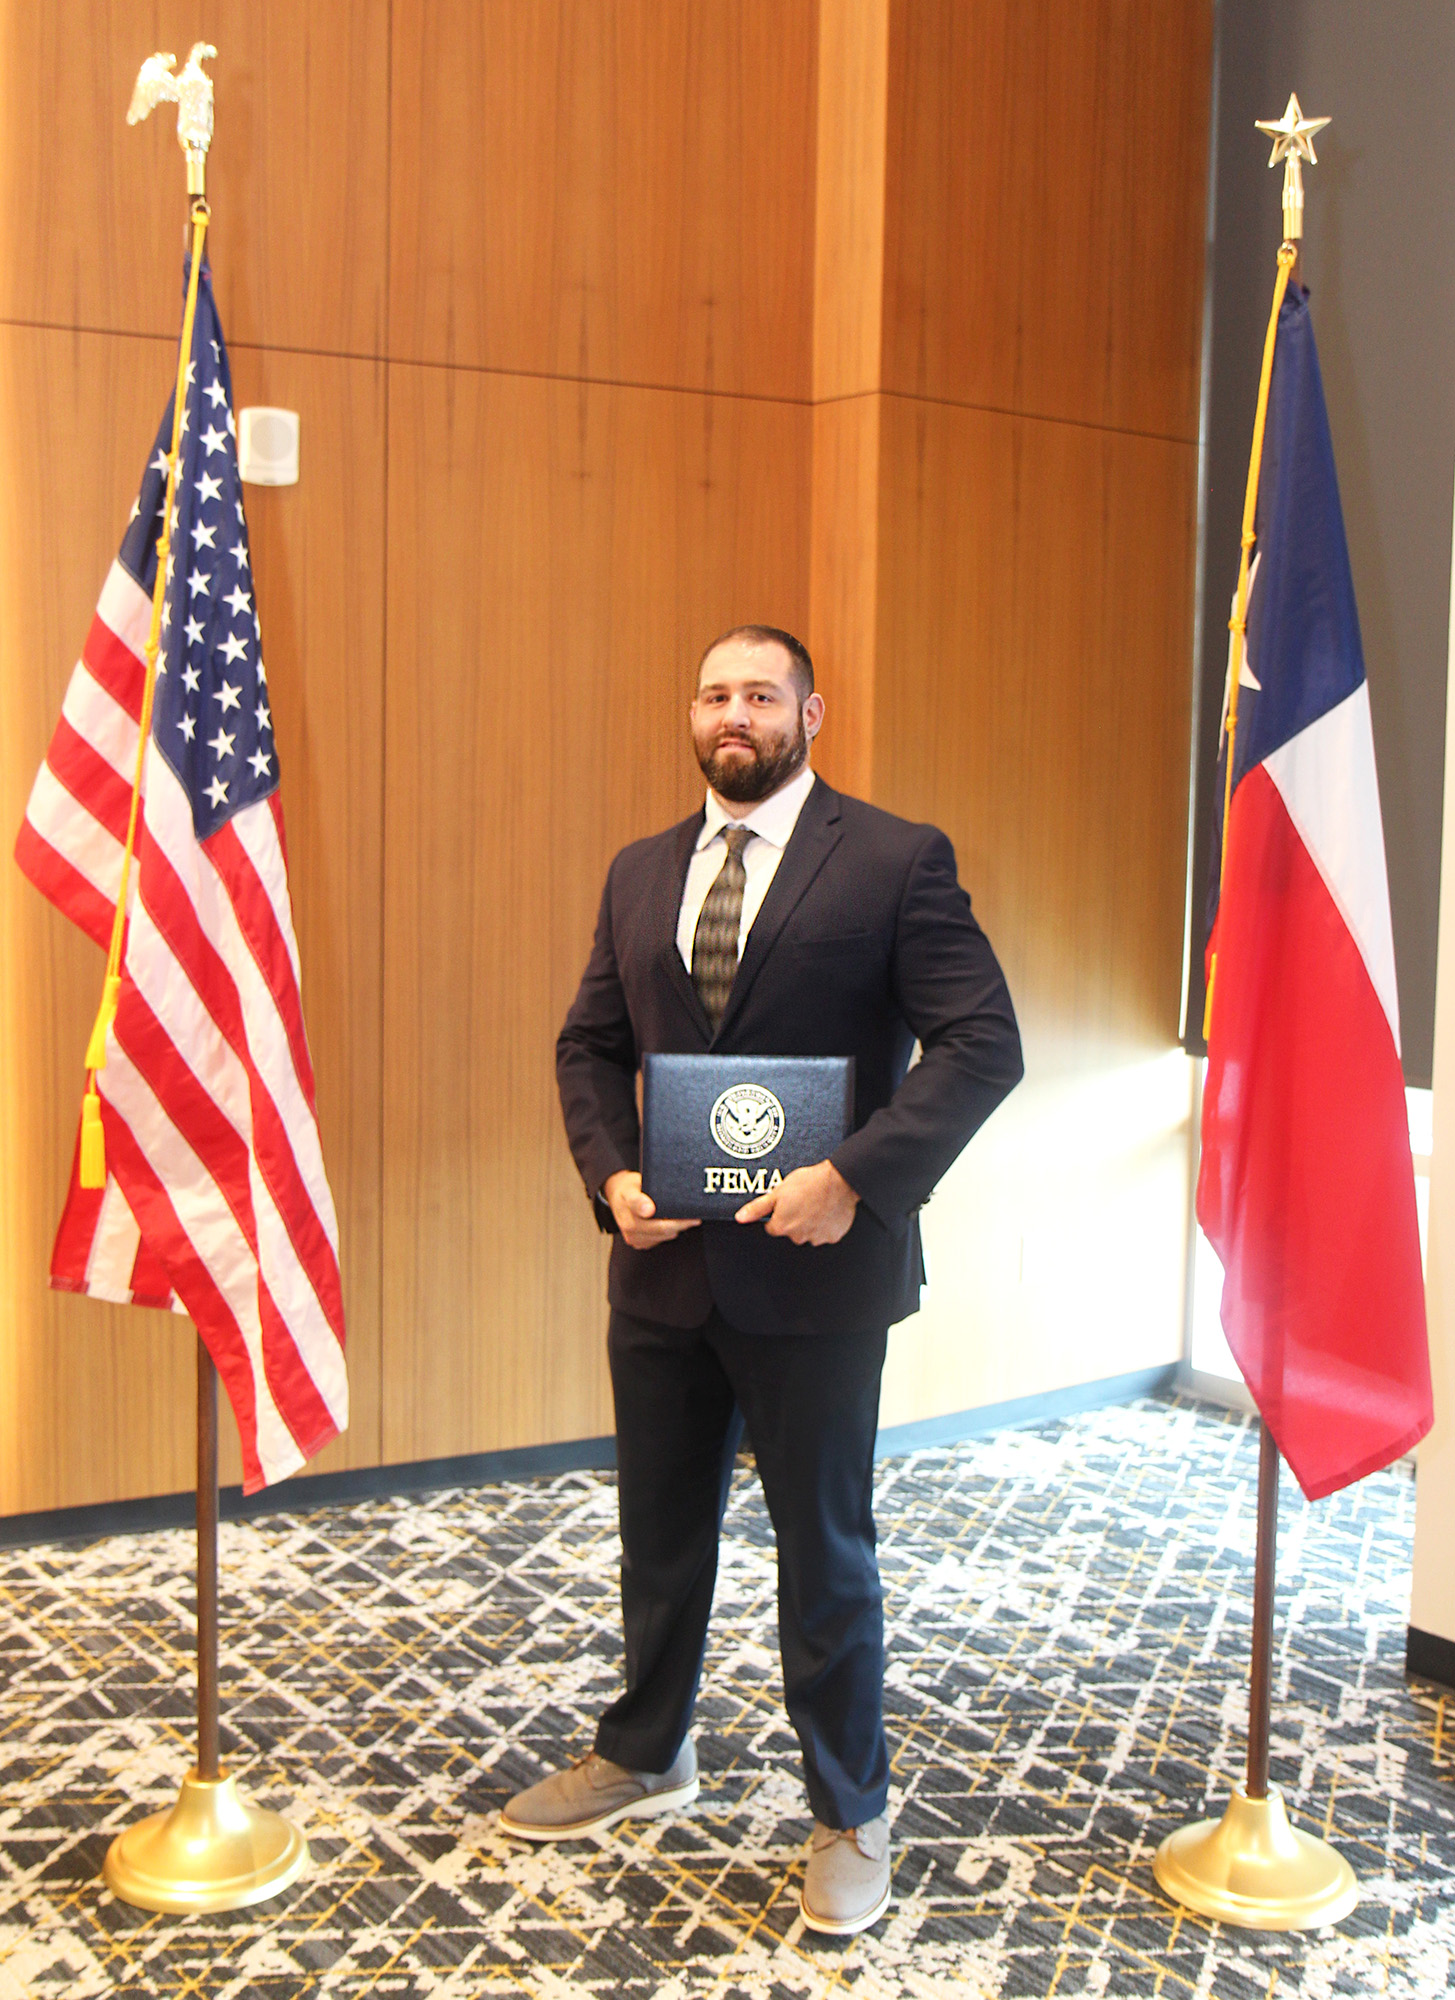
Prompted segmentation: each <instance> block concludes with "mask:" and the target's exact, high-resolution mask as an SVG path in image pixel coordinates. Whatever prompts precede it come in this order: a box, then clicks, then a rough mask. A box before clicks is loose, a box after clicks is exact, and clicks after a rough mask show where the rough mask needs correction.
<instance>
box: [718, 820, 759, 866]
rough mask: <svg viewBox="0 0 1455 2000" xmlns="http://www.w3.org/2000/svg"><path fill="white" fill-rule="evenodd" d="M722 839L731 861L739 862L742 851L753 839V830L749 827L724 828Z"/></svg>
mask: <svg viewBox="0 0 1455 2000" xmlns="http://www.w3.org/2000/svg"><path fill="white" fill-rule="evenodd" d="M722 837H723V841H724V843H725V844H726V847H727V851H728V853H729V854H730V855H731V856H732V858H733V860H734V861H741V860H742V858H743V849H744V848H745V847H746V846H747V844H748V842H749V841H750V840H751V839H752V837H753V829H752V828H751V827H750V826H725V827H724V828H723V830H722Z"/></svg>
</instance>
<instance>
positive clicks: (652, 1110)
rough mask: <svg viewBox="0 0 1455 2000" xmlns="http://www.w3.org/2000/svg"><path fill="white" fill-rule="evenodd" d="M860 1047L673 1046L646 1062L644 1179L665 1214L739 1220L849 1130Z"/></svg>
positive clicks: (812, 1163)
mask: <svg viewBox="0 0 1455 2000" xmlns="http://www.w3.org/2000/svg"><path fill="white" fill-rule="evenodd" d="M853 1115H854V1059H853V1057H852V1056H705V1055H704V1056H698V1055H691V1056H671V1055H649V1056H646V1057H644V1058H643V1062H642V1187H643V1189H644V1191H645V1192H646V1193H647V1194H649V1195H650V1196H651V1198H652V1200H653V1201H654V1202H655V1203H656V1205H657V1213H658V1215H660V1216H664V1217H666V1216H671V1217H677V1218H696V1219H698V1220H701V1221H705V1222H725V1221H730V1220H731V1219H732V1217H733V1216H734V1215H735V1214H736V1212H737V1211H738V1209H740V1208H741V1207H742V1205H743V1203H744V1202H745V1201H751V1199H752V1198H753V1196H754V1195H758V1194H766V1193H768V1192H769V1191H770V1190H771V1189H772V1188H775V1187H777V1185H778V1183H779V1182H780V1181H781V1180H782V1179H783V1177H784V1175H785V1174H790V1173H792V1172H793V1170H794V1168H795V1167H812V1166H816V1165H817V1164H818V1162H819V1161H820V1160H825V1159H827V1158H828V1156H829V1154H830V1153H832V1151H833V1150H834V1148H835V1146H837V1145H838V1144H839V1142H840V1140H842V1139H844V1138H846V1137H847V1135H848V1133H849V1130H850V1128H851V1126H852V1123H853Z"/></svg>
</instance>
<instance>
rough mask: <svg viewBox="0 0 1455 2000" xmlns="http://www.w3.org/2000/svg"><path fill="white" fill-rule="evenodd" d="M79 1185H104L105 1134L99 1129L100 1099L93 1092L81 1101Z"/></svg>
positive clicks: (95, 1186) (90, 1091)
mask: <svg viewBox="0 0 1455 2000" xmlns="http://www.w3.org/2000/svg"><path fill="white" fill-rule="evenodd" d="M81 1185H82V1187H83V1188H104V1187H105V1185H106V1134H105V1133H104V1132H103V1131H102V1129H101V1099H100V1098H99V1097H98V1096H97V1095H96V1092H95V1091H94V1090H88V1091H87V1092H86V1095H85V1096H84V1097H83V1098H82V1099H81Z"/></svg>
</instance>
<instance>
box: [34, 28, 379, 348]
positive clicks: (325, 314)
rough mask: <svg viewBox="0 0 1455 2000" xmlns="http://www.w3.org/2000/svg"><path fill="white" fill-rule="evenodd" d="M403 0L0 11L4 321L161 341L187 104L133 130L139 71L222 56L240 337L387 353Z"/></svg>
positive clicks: (220, 271)
mask: <svg viewBox="0 0 1455 2000" xmlns="http://www.w3.org/2000/svg"><path fill="white" fill-rule="evenodd" d="M388 30H389V0H310V4H309V5H308V6H297V5H294V4H293V0H191V4H188V5H183V4H181V0H46V4H45V5H44V6H20V5H9V6H6V7H4V8H3V10H0V78H3V84H4V97H5V103H6V106H7V110H6V115H5V118H4V121H3V124H0V318H5V319H17V320H25V321H31V322H40V323H46V324H51V325H62V326H73V325H77V326H83V327H91V328H100V329H118V330H125V331H129V332H148V333H158V334H166V335H168V336H169V337H173V338H175V335H176V330H177V327H178V325H179V323H180V319H181V293H180V289H179V288H180V285H181V262H182V223H183V219H184V215H185V195H184V189H185V185H186V182H185V177H184V168H183V164H182V156H181V154H180V152H179V151H178V148H177V139H176V131H177V122H176V108H175V106H166V105H162V106H159V107H158V109H157V110H156V111H154V112H153V113H152V115H151V117H150V118H149V119H148V120H147V122H146V123H145V124H144V125H141V126H138V127H136V128H128V126H127V124H126V109H127V105H128V103H129V101H130V97H131V89H132V85H133V83H134V81H135V79H136V73H137V70H138V68H139V66H140V64H141V63H142V61H143V59H144V58H145V57H147V56H149V55H150V54H151V53H152V52H153V50H155V49H159V48H161V49H170V50H172V51H174V52H175V54H176V55H177V58H178V60H179V61H181V60H182V59H183V58H184V56H185V54H186V51H187V50H188V49H189V48H190V46H191V44H192V43H193V42H194V41H196V40H199V39H201V40H206V41H210V42H212V43H213V44H214V45H215V46H216V48H217V49H218V51H219V53H218V57H217V60H216V61H215V62H214V63H212V64H211V65H210V67H211V70H212V74H213V76H214V78H215V80H216V86H217V131H216V136H215V138H214V140H213V144H212V151H211V154H210V156H209V160H208V187H209V193H210V195H211V199H212V207H213V215H214V223H215V230H214V240H213V245H212V251H213V259H214V263H215V266H216V274H217V287H218V300H219V304H220V307H221V311H222V322H223V325H224V326H225V327H226V329H227V334H228V338H229V340H236V341H259V342H267V343H273V344H277V345H280V346H287V347H308V348H318V349H323V350H327V351H331V352H353V353H362V354H377V353H379V352H380V351H381V350H382V344H383V335H384V274H385V263H386V223H385V216H386V207H387V184H386V181H387V170H388V140H389V134H388V116H389V105H388V49H389V31H388Z"/></svg>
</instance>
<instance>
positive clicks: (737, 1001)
mask: <svg viewBox="0 0 1455 2000" xmlns="http://www.w3.org/2000/svg"><path fill="white" fill-rule="evenodd" d="M841 835H842V827H841V825H840V821H839V795H838V793H837V792H835V791H831V790H830V788H829V787H828V786H827V785H826V784H825V783H824V781H823V779H822V778H816V779H815V780H814V783H813V787H812V789H811V790H810V792H809V794H808V797H807V798H806V799H805V800H804V802H803V808H802V810H801V812H800V813H799V815H798V824H797V825H796V826H795V827H794V829H793V832H792V833H791V834H790V835H789V839H788V845H787V847H786V848H785V849H784V850H783V859H782V860H781V861H780V862H779V863H778V867H777V870H776V872H775V874H774V876H773V880H772V881H771V882H770V883H769V885H768V893H767V895H766V896H765V897H764V898H763V907H762V908H761V909H760V910H759V912H758V914H757V917H756V918H755V919H754V922H753V928H752V929H751V930H750V931H749V932H748V942H747V944H746V946H745V947H744V950H743V956H742V960H741V962H740V963H739V965H738V976H737V978H736V979H735V980H734V981H733V988H732V992H731V993H730V994H729V995H728V1003H727V1007H726V1008H725V1010H724V1012H723V1017H722V1019H721V1021H719V1023H718V1027H717V1035H716V1036H715V1037H714V1039H715V1040H717V1041H720V1040H721V1039H722V1036H723V1034H724V1032H725V1030H726V1029H728V1028H729V1027H730V1026H731V1025H732V1022H733V1020H734V1019H735V1017H736V1016H737V1015H738V1014H739V1013H740V1012H741V1011H742V1007H743V1002H744V1000H745V999H746V997H747V994H748V991H749V989H750V988H751V986H752V984H753V981H754V980H755V979H756V978H757V976H758V972H759V969H760V968H761V966H762V964H763V961H764V959H765V958H766V957H767V956H768V953H769V952H770V951H771V950H772V949H773V946H774V944H775V943H776V942H777V940H778V935H779V932H780V931H781V930H782V929H783V926H784V925H785V924H786V923H787V921H788V919H789V917H791V916H792V914H793V912H794V910H795V909H796V908H797V907H798V904H799V903H800V902H801V901H802V900H803V897H804V895H805V894H806V892H807V890H808V888H809V886H810V884H811V883H812V882H813V879H814V877H815V876H816V875H817V874H818V871H819V870H820V868H822V867H823V865H824V863H825V861H827V860H828V858H829V856H830V854H832V853H833V851H834V849H835V848H836V847H837V846H838V844H839V840H840V838H841ZM694 837H695V836H694ZM684 872H685V864H684ZM677 962H678V964H679V965H680V964H681V962H682V961H681V960H680V959H679V960H678V961H677ZM687 983H688V985H689V986H690V985H691V984H692V982H691V980H689V981H688V982H687ZM703 1018H704V1019H706V1015H704V1016H703Z"/></svg>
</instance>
